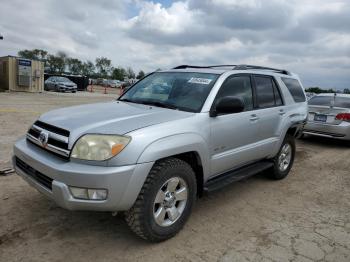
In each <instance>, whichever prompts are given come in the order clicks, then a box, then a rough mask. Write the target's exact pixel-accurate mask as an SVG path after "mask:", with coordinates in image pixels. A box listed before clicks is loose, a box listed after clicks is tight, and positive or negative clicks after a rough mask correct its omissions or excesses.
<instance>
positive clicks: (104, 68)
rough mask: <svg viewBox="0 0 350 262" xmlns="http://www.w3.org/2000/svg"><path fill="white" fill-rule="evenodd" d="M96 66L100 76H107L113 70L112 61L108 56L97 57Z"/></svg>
mask: <svg viewBox="0 0 350 262" xmlns="http://www.w3.org/2000/svg"><path fill="white" fill-rule="evenodd" d="M96 68H97V71H98V73H99V74H100V77H102V78H107V77H108V76H109V75H110V73H111V71H112V61H111V60H110V59H108V58H107V57H98V58H96Z"/></svg>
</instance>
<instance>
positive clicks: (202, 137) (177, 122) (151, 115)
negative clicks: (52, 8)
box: [13, 65, 307, 242]
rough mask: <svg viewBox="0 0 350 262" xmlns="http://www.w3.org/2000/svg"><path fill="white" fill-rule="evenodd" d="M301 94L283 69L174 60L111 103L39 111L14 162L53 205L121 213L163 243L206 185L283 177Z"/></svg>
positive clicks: (298, 125)
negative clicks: (262, 174)
mask: <svg viewBox="0 0 350 262" xmlns="http://www.w3.org/2000/svg"><path fill="white" fill-rule="evenodd" d="M159 85H161V86H162V87H163V86H164V87H166V88H159ZM305 100H306V99H305V93H304V91H303V88H302V85H301V84H300V81H299V79H298V77H297V76H296V75H294V74H292V73H290V72H288V71H285V70H279V69H272V68H267V67H258V66H248V65H240V66H208V67H198V66H179V67H176V68H174V69H171V70H166V71H159V72H154V73H152V74H150V75H148V76H147V77H145V78H144V79H142V80H140V81H139V82H137V83H136V84H135V85H133V86H132V87H131V88H130V89H129V90H128V91H127V92H126V93H124V94H123V95H122V96H121V97H120V98H119V99H118V100H117V101H112V102H108V103H99V104H92V105H81V106H77V107H69V108H64V109H58V110H54V111H52V112H48V113H45V114H43V115H42V116H41V117H40V118H39V119H38V120H37V121H36V122H35V123H34V124H33V125H32V126H31V127H30V129H29V131H28V133H27V135H26V138H23V139H20V140H19V141H17V142H16V144H15V146H14V157H13V163H14V167H15V169H16V171H17V173H18V174H19V175H20V176H22V178H24V179H25V180H26V181H27V182H28V183H29V184H30V185H32V186H33V187H35V188H36V189H38V190H39V191H40V192H41V193H43V194H44V195H46V196H47V197H48V198H51V199H52V200H54V201H55V202H56V203H57V204H58V205H59V206H61V207H63V208H66V209H70V210H95V211H112V212H116V211H125V217H126V221H127V223H128V224H129V226H130V227H131V229H132V230H133V231H134V232H135V233H136V234H137V235H139V236H140V237H142V238H144V239H147V240H149V241H155V242H156V241H163V240H166V239H168V238H171V237H173V236H174V235H175V234H176V233H177V232H179V231H180V229H181V228H182V227H183V225H184V224H185V222H186V221H187V219H188V217H189V215H190V213H191V210H192V207H193V205H194V203H195V201H196V198H197V196H201V195H202V194H203V192H204V191H208V192H210V191H213V190H218V189H220V188H221V187H223V186H225V185H227V184H229V183H232V182H235V181H238V180H240V179H242V178H246V177H249V176H252V175H254V174H256V173H258V172H261V171H263V170H266V172H267V174H268V175H269V176H270V177H271V178H273V179H283V178H285V177H286V176H287V175H288V173H289V171H290V169H291V168H292V165H293V161H294V156H295V141H294V139H295V137H296V136H298V135H299V134H300V131H301V129H302V126H303V124H304V122H305V121H306V117H307V103H306V101H305ZM218 204H219V203H218Z"/></svg>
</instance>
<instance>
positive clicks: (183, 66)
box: [173, 65, 210, 69]
mask: <svg viewBox="0 0 350 262" xmlns="http://www.w3.org/2000/svg"><path fill="white" fill-rule="evenodd" d="M186 68H210V66H191V65H179V66H176V67H174V68H173V69H186Z"/></svg>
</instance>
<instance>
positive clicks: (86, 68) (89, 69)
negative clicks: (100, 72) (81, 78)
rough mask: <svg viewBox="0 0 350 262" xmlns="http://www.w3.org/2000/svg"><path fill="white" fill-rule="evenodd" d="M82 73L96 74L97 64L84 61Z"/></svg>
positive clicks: (87, 74)
mask: <svg viewBox="0 0 350 262" xmlns="http://www.w3.org/2000/svg"><path fill="white" fill-rule="evenodd" d="M82 74H83V75H85V76H90V77H91V76H93V75H95V65H94V63H93V62H91V61H86V62H84V63H83V68H82Z"/></svg>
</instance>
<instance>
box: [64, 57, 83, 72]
mask: <svg viewBox="0 0 350 262" xmlns="http://www.w3.org/2000/svg"><path fill="white" fill-rule="evenodd" d="M66 64H67V67H68V70H69V72H70V73H71V74H74V75H79V74H82V71H83V63H82V62H81V61H80V60H79V59H77V58H67V60H66Z"/></svg>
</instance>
